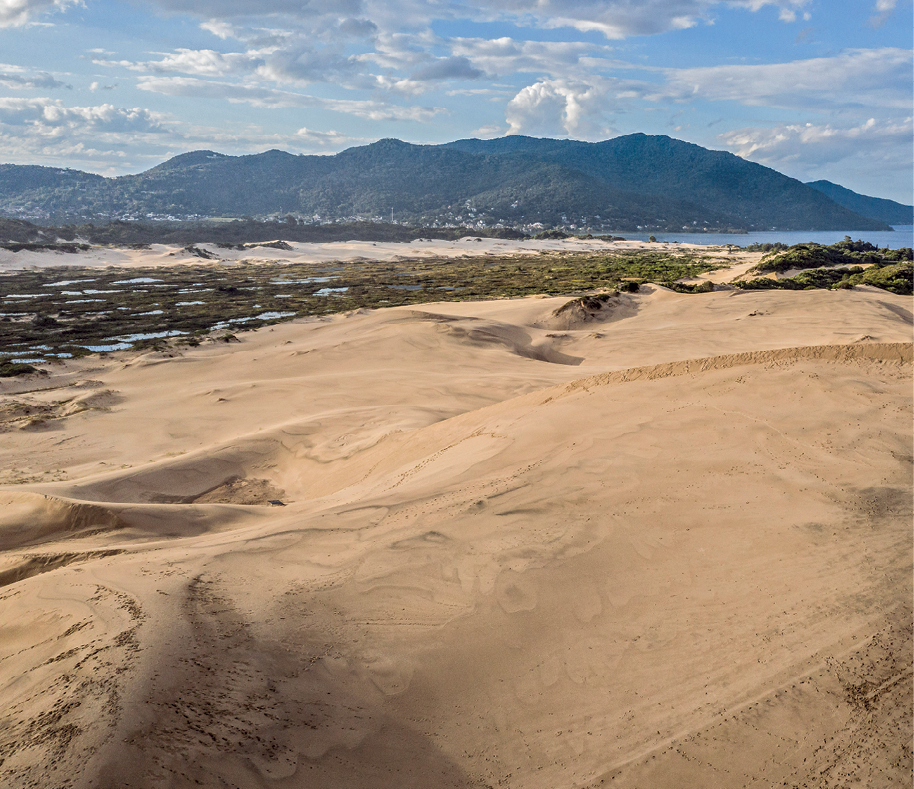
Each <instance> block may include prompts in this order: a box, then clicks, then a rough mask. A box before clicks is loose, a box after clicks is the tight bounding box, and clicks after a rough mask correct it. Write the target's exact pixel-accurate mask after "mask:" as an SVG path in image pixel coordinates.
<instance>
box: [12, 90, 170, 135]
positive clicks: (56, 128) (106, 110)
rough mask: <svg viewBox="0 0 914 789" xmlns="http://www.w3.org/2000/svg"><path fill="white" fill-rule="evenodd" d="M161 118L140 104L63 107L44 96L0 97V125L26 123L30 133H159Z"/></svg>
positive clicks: (162, 125) (162, 123) (162, 121)
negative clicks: (128, 105) (133, 105)
mask: <svg viewBox="0 0 914 789" xmlns="http://www.w3.org/2000/svg"><path fill="white" fill-rule="evenodd" d="M164 122H165V117H164V116H163V115H161V114H159V113H155V112H151V111H150V110H146V109H143V108H140V107H134V108H132V109H125V108H122V107H115V106H113V105H111V104H100V105H97V106H94V107H66V106H64V104H63V102H61V101H55V100H52V99H45V98H42V99H18V98H0V125H2V126H27V127H28V128H29V130H30V131H31V132H32V133H36V134H41V135H44V136H49V137H55V136H58V137H59V136H61V135H79V134H83V133H90V132H105V133H109V132H110V133H125V132H129V133H137V132H143V133H160V132H162V131H164Z"/></svg>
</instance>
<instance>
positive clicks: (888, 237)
mask: <svg viewBox="0 0 914 789" xmlns="http://www.w3.org/2000/svg"><path fill="white" fill-rule="evenodd" d="M893 227H894V228H895V231H894V232H890V231H888V230H817V231H810V230H770V231H766V232H764V233H740V234H736V233H653V235H654V236H656V238H657V240H658V241H679V242H681V243H684V244H708V245H711V246H714V245H718V244H736V246H740V247H745V246H748V245H749V244H773V243H775V242H776V241H780V242H781V243H782V244H787V245H793V244H802V243H804V242H809V241H814V242H815V243H817V244H834V243H835V242H836V241H842V240H843V239H844V237H845V236H850V237H851V238H852V239H854V241H856V240H857V239H862V240H863V241H869V242H870V243H871V244H874V245H875V246H877V247H880V248H881V249H884V248H885V247H888V248H889V249H900V248H901V247H914V225H894V226H893ZM614 235H619V236H623V237H624V238H627V239H630V240H632V241H647V239H648V236H650V235H652V234H651V233H616V234H614Z"/></svg>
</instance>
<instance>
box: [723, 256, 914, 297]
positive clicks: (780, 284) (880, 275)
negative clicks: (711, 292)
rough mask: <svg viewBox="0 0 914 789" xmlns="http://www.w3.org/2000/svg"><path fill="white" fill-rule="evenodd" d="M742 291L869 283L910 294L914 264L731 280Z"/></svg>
mask: <svg viewBox="0 0 914 789" xmlns="http://www.w3.org/2000/svg"><path fill="white" fill-rule="evenodd" d="M733 284H734V285H736V286H737V287H739V288H742V289H743V290H815V289H823V288H828V289H832V290H837V289H847V288H853V287H854V286H855V285H872V286H874V287H877V288H882V289H883V290H887V291H890V292H891V293H897V294H899V295H901V296H910V295H911V294H912V291H914V265H912V264H911V263H896V264H893V265H879V264H874V265H873V266H871V267H870V268H866V269H864V268H863V267H862V266H852V267H850V268H817V269H810V270H807V271H803V272H801V273H799V274H797V275H796V276H795V277H788V278H786V279H769V278H768V277H761V278H759V279H752V280H749V281H747V282H735V283H733Z"/></svg>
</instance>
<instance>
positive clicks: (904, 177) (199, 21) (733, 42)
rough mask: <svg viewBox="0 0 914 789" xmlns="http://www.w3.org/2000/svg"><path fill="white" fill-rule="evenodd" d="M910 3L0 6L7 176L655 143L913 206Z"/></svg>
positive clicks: (135, 2) (613, 0)
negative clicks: (479, 146) (22, 168)
mask: <svg viewBox="0 0 914 789" xmlns="http://www.w3.org/2000/svg"><path fill="white" fill-rule="evenodd" d="M912 30H914V19H912V2H911V0H729V1H728V2H715V1H714V0H486V2H481V0H453V1H451V0H388V1H387V2H379V1H378V0H336V2H332V3H331V2H327V0H256V2H255V0H146V2H140V1H139V0H132V1H131V2H120V1H118V0H0V144H2V146H3V153H2V155H0V160H2V161H6V162H13V163H17V164H44V165H54V166H67V167H74V168H77V169H83V170H89V171H92V172H99V173H103V174H105V175H115V174H122V173H128V172H139V171H141V170H145V169H148V168H149V167H151V166H154V165H155V164H158V163H159V162H161V161H163V160H164V159H166V158H168V157H170V156H173V155H175V154H178V153H182V152H185V151H188V150H195V149H200V148H209V149H213V150H217V151H220V152H223V153H230V154H238V153H254V152H259V151H263V150H267V149H269V148H281V149H283V150H288V151H292V152H294V153H335V152H337V151H340V150H343V149H344V148H348V147H350V146H353V145H362V144H365V143H367V142H372V141H374V140H377V139H380V138H383V137H398V138H400V139H402V140H407V141H409V142H416V143H439V142H446V141H449V140H454V139H459V138H463V137H496V136H501V135H504V134H529V135H532V136H539V137H572V138H575V139H583V140H602V139H606V138H609V137H615V136H618V135H620V134H629V133H632V132H645V133H647V134H667V135H670V136H672V137H677V138H679V139H683V140H687V141H689V142H694V143H697V144H699V145H703V146H705V147H708V148H714V149H718V150H728V151H732V152H733V153H736V154H738V155H740V156H743V157H745V158H747V159H750V160H752V161H756V162H759V163H761V164H766V165H768V166H771V167H774V168H775V169H777V170H780V171H781V172H784V173H787V174H788V175H791V176H793V177H796V178H800V179H801V180H804V181H808V180H813V179H818V178H826V179H828V180H831V181H835V182H836V183H840V184H843V185H845V186H847V187H849V188H851V189H854V190H856V191H859V192H863V193H865V194H871V195H876V196H879V197H888V198H892V199H895V200H899V201H902V202H905V203H911V202H912V179H914V165H912V139H914V132H912V101H914V97H912V91H914V87H912Z"/></svg>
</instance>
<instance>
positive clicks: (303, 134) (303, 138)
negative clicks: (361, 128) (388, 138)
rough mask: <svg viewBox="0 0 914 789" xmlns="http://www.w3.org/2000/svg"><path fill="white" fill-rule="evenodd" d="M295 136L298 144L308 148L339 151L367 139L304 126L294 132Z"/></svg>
mask: <svg viewBox="0 0 914 789" xmlns="http://www.w3.org/2000/svg"><path fill="white" fill-rule="evenodd" d="M295 137H296V142H297V143H298V145H304V146H305V147H307V148H308V149H310V150H324V149H332V150H334V151H339V150H341V149H343V148H345V147H350V146H352V145H356V144H358V143H362V142H367V140H363V139H362V138H360V137H350V136H348V135H346V134H342V133H340V132H338V131H328V132H322V131H315V130H314V129H309V128H307V127H305V126H303V127H302V128H301V129H299V130H298V131H297V132H295Z"/></svg>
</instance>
